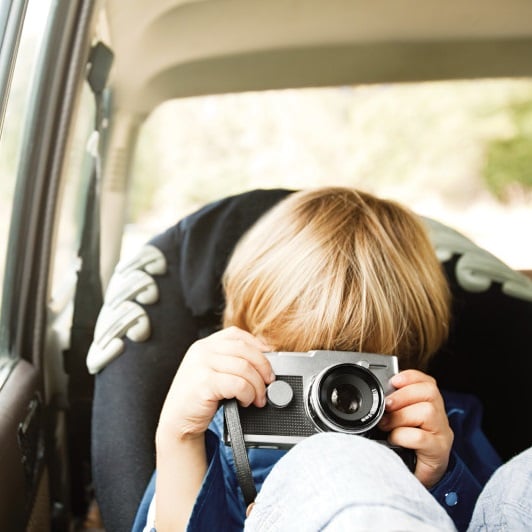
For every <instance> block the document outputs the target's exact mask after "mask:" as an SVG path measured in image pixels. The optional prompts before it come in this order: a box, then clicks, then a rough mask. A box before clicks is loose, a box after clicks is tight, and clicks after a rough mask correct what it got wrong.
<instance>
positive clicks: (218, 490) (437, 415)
mask: <svg viewBox="0 0 532 532" xmlns="http://www.w3.org/2000/svg"><path fill="white" fill-rule="evenodd" d="M223 283H224V289H225V295H226V308H225V312H224V317H223V326H224V328H223V329H222V330H220V331H218V332H217V333H215V334H213V335H211V336H209V337H207V338H205V339H202V340H199V341H198V342H196V343H194V344H193V345H192V346H191V347H190V348H189V350H188V352H187V353H186V355H185V357H184V359H183V362H182V363H181V366H180V368H179V370H178V371H177V373H176V375H175V378H174V381H173V383H172V386H171V388H170V391H169V393H168V395H167V398H166V401H165V404H164V406H163V409H162V412H161V416H160V419H159V425H158V429H157V435H156V450H157V475H156V480H155V496H154V493H153V487H154V484H153V482H152V483H151V485H150V487H149V489H148V491H147V493H146V496H145V500H144V502H143V504H142V505H141V508H140V509H139V512H138V515H137V519H136V526H138V525H143V523H142V521H144V523H146V510H147V506H148V505H149V506H150V511H149V516H148V523H149V526H152V522H153V520H155V523H156V525H157V529H158V531H159V532H161V531H164V530H183V529H185V528H186V527H187V526H188V528H189V530H241V529H242V528H243V526H244V520H245V516H246V508H245V505H244V503H243V500H242V498H241V496H240V494H239V491H238V487H237V481H236V477H235V473H234V469H233V464H232V456H231V449H230V448H228V447H226V446H225V445H224V443H223V442H222V438H221V436H222V429H223V423H222V417H221V412H220V411H219V402H220V401H221V400H223V399H229V398H236V399H237V400H238V401H239V402H240V404H241V405H243V406H249V405H250V404H254V405H255V406H257V407H262V406H264V405H265V404H266V396H265V389H266V386H267V385H268V384H270V383H271V382H272V381H273V380H274V379H275V375H273V373H272V370H271V366H270V364H269V362H268V359H267V358H266V357H265V356H264V353H265V352H268V351H308V350H312V349H330V350H338V351H365V352H373V353H381V354H394V355H396V356H397V357H398V358H399V364H400V367H401V369H403V371H402V372H400V373H399V374H397V375H396V376H395V377H393V379H392V381H391V382H392V384H393V386H394V387H395V388H396V391H395V392H393V393H392V394H390V395H389V396H388V397H387V400H386V414H385V415H384V417H383V419H382V420H381V423H380V428H382V429H383V430H385V431H387V432H389V441H390V443H393V444H395V445H399V446H402V447H406V448H410V449H413V450H414V451H415V452H416V456H417V464H416V468H415V471H414V475H415V478H416V479H417V480H415V479H414V477H412V475H410V473H408V470H407V469H406V468H404V467H403V469H404V473H403V474H405V475H406V474H408V475H410V477H409V480H408V481H409V482H411V481H413V482H416V483H417V484H418V485H419V486H420V487H421V486H424V488H426V489H425V490H423V491H424V492H425V491H426V490H429V491H430V493H431V494H432V496H433V497H434V499H435V500H437V501H438V502H439V503H440V505H441V507H443V508H445V510H447V512H448V514H449V515H450V516H451V518H452V520H453V521H454V524H455V525H456V526H457V527H458V528H459V529H463V528H465V527H466V526H467V523H468V522H469V519H470V516H471V513H472V511H473V507H474V504H475V501H476V498H477V497H478V494H479V493H480V490H481V489H482V485H483V484H484V483H485V482H486V481H487V479H488V478H489V476H490V475H491V473H492V472H493V471H494V469H495V468H496V467H497V466H498V465H499V464H500V461H499V459H498V457H497V455H496V453H495V451H494V450H493V449H492V448H491V446H490V445H489V443H488V442H487V441H486V439H485V437H484V436H483V435H482V433H481V432H480V429H479V423H480V419H479V418H480V413H479V405H478V403H477V402H475V400H474V399H472V398H466V397H463V396H460V395H458V394H446V397H445V401H444V398H443V397H442V394H441V393H440V391H439V389H438V387H437V384H436V382H435V381H434V379H433V378H432V377H430V376H428V375H427V374H425V373H423V370H424V369H425V368H426V366H427V363H428V361H429V359H430V357H431V355H432V354H434V353H435V352H436V350H437V349H438V348H439V347H440V346H441V344H442V343H443V341H444V340H445V338H446V336H447V332H448V326H449V319H450V316H449V313H450V310H449V308H450V294H449V289H448V286H447V282H446V280H445V277H444V275H443V272H442V269H441V266H440V264H439V262H438V260H437V258H436V256H435V253H434V250H433V248H432V245H431V243H430V241H429V239H428V237H427V235H426V232H425V229H424V227H423V225H422V223H421V221H420V220H419V219H418V218H417V217H416V216H415V215H414V214H412V213H411V212H410V211H409V210H407V209H406V208H404V207H402V206H400V205H398V204H397V203H394V202H391V201H385V200H382V199H378V198H376V197H374V196H372V195H369V194H366V193H362V192H357V191H355V190H352V189H347V188H323V189H318V190H313V191H305V192H297V193H294V194H292V195H290V196H289V197H287V198H286V199H284V200H282V201H281V202H280V203H279V204H278V205H276V206H275V207H274V208H273V209H271V210H270V211H269V212H268V213H266V214H265V215H264V216H263V217H262V218H261V219H260V220H259V221H258V222H257V223H256V224H255V225H254V226H253V227H252V228H251V229H250V230H249V231H248V233H247V234H246V235H244V237H243V238H242V239H241V240H240V242H239V244H238V245H237V247H236V249H235V251H234V253H233V255H232V257H231V260H230V262H229V264H228V266H227V269H226V271H225V274H224V278H223ZM446 409H447V411H448V412H451V411H452V415H450V416H449V417H448V415H447V413H446ZM451 425H452V428H451ZM320 436H325V438H329V439H330V438H333V439H335V441H336V440H338V441H339V440H340V439H342V440H345V438H350V439H349V440H348V441H349V442H353V446H355V445H358V444H359V443H356V444H355V442H360V441H363V442H367V440H365V439H363V438H360V437H357V436H345V435H341V434H329V435H317V436H312V437H311V438H309V440H311V444H312V441H314V440H316V441H318V439H320ZM321 439H323V438H321ZM320 441H321V440H320ZM453 441H454V444H453ZM369 444H370V445H371V444H373V445H378V444H376V443H374V442H370V443H369ZM342 445H343V444H342ZM362 445H366V443H362ZM298 447H299V446H296V448H295V449H297V448H298ZM380 447H381V448H382V449H381V450H382V451H383V452H385V453H389V454H392V455H393V452H392V451H389V450H388V449H386V448H384V447H383V446H380ZM353 448H354V447H353ZM295 449H294V450H295ZM322 452H323V453H326V452H327V451H326V449H324V450H323V451H322ZM379 452H380V451H379ZM290 453H292V451H290V452H289V453H288V455H290ZM283 454H284V452H283V451H276V450H265V449H251V450H250V451H249V459H250V463H251V467H252V470H253V475H254V480H255V483H256V485H257V488H258V490H259V491H260V488H261V486H262V483H263V481H264V479H265V478H266V477H267V476H268V474H269V473H270V471H271V469H272V468H273V467H274V465H275V464H276V463H277V461H278V460H279V459H280V458H281V457H282V456H283ZM398 475H399V476H401V474H400V473H399V474H398ZM352 478H353V480H352V482H353V483H356V482H357V475H353V477H352ZM324 480H325V479H324ZM332 481H334V479H332ZM426 493H427V494H428V491H426ZM259 498H260V494H259ZM430 500H431V501H432V500H433V499H431V498H430ZM435 507H436V508H437V509H439V507H438V505H437V504H435ZM293 511H294V514H295V516H296V518H297V519H299V521H295V523H297V522H299V524H300V525H301V528H304V527H305V525H306V524H308V523H307V522H306V521H305V519H306V518H307V516H306V515H305V514H301V513H299V512H298V511H297V508H294V509H293ZM253 518H254V516H253V511H252V512H251V518H250V522H253ZM442 519H444V520H445V519H448V517H447V516H446V515H445V512H444V516H443V518H442ZM449 523H451V521H449ZM309 526H310V525H309ZM450 526H452V523H451V525H450ZM148 529H149V528H148Z"/></svg>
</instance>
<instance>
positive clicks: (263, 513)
mask: <svg viewBox="0 0 532 532" xmlns="http://www.w3.org/2000/svg"><path fill="white" fill-rule="evenodd" d="M325 451H326V452H325ZM514 470H518V475H516V474H515V473H514ZM353 471H356V478H355V477H354V476H353V473H352V472H353ZM245 530H246V531H247V532H256V531H285V530H286V531H292V530H297V531H298V532H300V531H301V532H304V531H309V532H315V531H318V530H324V531H328V532H333V531H344V530H345V531H361V530H379V531H384V532H388V531H392V530H393V531H399V530H400V531H410V530H414V531H417V530H420V531H439V532H445V531H455V530H456V529H455V526H454V524H453V522H452V520H451V518H450V517H449V516H448V515H447V512H446V511H445V510H444V509H443V508H442V507H441V506H440V505H439V504H438V503H437V502H436V500H435V499H434V498H433V497H432V495H431V494H430V493H429V492H428V491H427V490H426V489H425V488H424V487H423V486H422V485H421V483H420V482H418V480H417V479H416V478H415V477H414V475H412V474H410V473H409V472H408V470H407V469H406V467H405V465H404V464H403V462H402V461H401V459H400V458H399V457H398V456H397V455H396V454H395V453H393V452H392V451H390V450H389V449H387V448H386V447H384V446H383V445H380V444H378V443H376V442H374V441H371V440H367V439H365V438H353V437H351V436H346V435H342V434H332V433H323V434H319V435H316V436H312V437H310V438H307V439H306V440H304V441H303V442H301V443H300V444H298V445H297V446H296V447H294V448H293V449H292V450H291V451H290V452H289V453H287V454H286V455H285V456H284V457H283V458H282V459H281V460H280V461H279V462H278V463H277V464H276V465H275V467H274V468H273V469H272V471H271V473H270V474H269V476H268V477H267V479H266V481H265V482H264V485H263V486H262V489H261V491H260V493H259V494H258V496H257V499H256V503H255V506H254V507H253V510H252V511H251V514H250V516H249V517H248V519H247V520H246V524H245ZM469 530H471V531H475V532H476V531H490V532H491V531H494V530H497V531H502V530H508V531H512V532H513V531H521V530H523V531H524V530H532V449H529V450H528V451H527V452H525V453H522V454H521V455H519V457H516V458H514V459H513V460H512V461H510V462H509V463H508V464H506V465H505V466H503V467H501V468H500V470H498V471H497V473H496V474H495V475H494V476H493V478H492V479H491V480H490V482H489V483H488V485H486V487H485V489H484V491H483V492H482V494H481V497H480V498H479V500H478V503H477V506H476V508H475V512H474V516H473V520H472V522H471V526H470V529H469Z"/></svg>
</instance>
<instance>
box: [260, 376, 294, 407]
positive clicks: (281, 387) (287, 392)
mask: <svg viewBox="0 0 532 532" xmlns="http://www.w3.org/2000/svg"><path fill="white" fill-rule="evenodd" d="M266 397H267V398H268V402H269V403H270V404H271V405H272V406H274V407H275V408H285V407H286V406H288V405H289V404H290V402H291V401H292V399H293V398H294V391H293V390H292V387H291V386H290V384H288V383H287V382H286V381H274V382H272V383H271V384H270V385H269V386H268V387H267V388H266Z"/></svg>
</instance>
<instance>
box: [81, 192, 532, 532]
mask: <svg viewBox="0 0 532 532" xmlns="http://www.w3.org/2000/svg"><path fill="white" fill-rule="evenodd" d="M289 193H290V191H288V190H255V191H251V192H247V193H244V194H240V195H236V196H232V197H228V198H225V199H222V200H220V201H217V202H214V203H211V204H209V205H207V206H206V207H204V208H202V209H200V210H199V211H198V212H196V213H194V214H192V215H190V216H188V217H186V218H184V219H183V220H182V221H180V222H179V223H178V224H176V225H175V226H173V227H171V228H170V229H168V230H167V231H165V232H164V233H162V234H160V235H159V236H157V237H155V238H154V239H153V240H151V242H149V244H148V245H147V246H145V247H144V248H143V249H142V250H140V252H139V254H138V255H137V256H135V257H134V258H133V259H131V260H129V261H127V262H125V263H120V264H119V265H118V266H117V268H116V271H115V274H114V276H113V279H112V280H111V282H110V284H109V287H108V290H107V294H106V297H105V302H104V306H103V308H102V310H101V312H100V317H99V319H98V323H97V326H96V330H95V339H94V342H93V345H92V347H91V350H90V351H89V354H88V358H87V363H88V366H89V369H90V371H91V372H93V373H96V378H95V396H94V404H93V419H92V462H93V481H94V486H95V491H96V497H97V500H98V503H99V506H100V510H101V513H102V517H103V522H104V525H105V527H106V529H107V530H108V531H109V532H115V531H121V530H130V529H131V525H132V523H133V520H134V516H135V513H136V510H137V506H138V504H139V502H140V500H141V498H142V495H143V493H144V490H145V487H146V485H147V483H148V481H149V479H150V477H151V474H152V472H153V469H154V464H155V449H154V437H155V430H156V425H157V420H158V417H159V412H160V410H161V408H162V404H163V401H164V399H165V396H166V393H167V390H168V388H169V386H170V384H171V381H172V378H173V376H174V374H175V372H176V370H177V368H178V366H179V363H180V360H181V358H182V356H183V355H184V353H185V352H186V350H187V348H188V347H189V345H190V344H192V343H193V342H194V341H195V340H196V339H198V338H200V337H203V336H205V335H208V334H209V333H211V332H213V331H214V330H216V329H217V328H218V327H219V324H220V318H221V313H222V310H223V306H224V301H223V295H222V290H221V285H220V278H221V275H222V273H223V271H224V269H225V266H226V263H227V260H228V258H229V255H230V253H231V251H232V249H233V247H234V245H235V243H236V242H237V241H238V239H239V238H240V236H241V235H242V234H243V233H244V232H245V231H246V229H247V228H248V227H250V226H251V225H252V224H253V223H254V222H255V221H256V220H257V219H258V218H259V216H260V215H261V214H262V213H263V212H265V211H266V210H267V209H268V208H270V207H271V206H273V205H274V204H275V203H277V202H278V201H279V200H280V199H281V198H283V197H285V196H286V195H287V194H289ZM425 221H426V223H427V227H428V229H429V233H430V235H431V239H432V241H433V243H434V246H435V249H436V252H437V254H438V257H439V258H440V260H441V262H442V264H443V266H444V268H445V272H446V275H447V277H448V280H449V284H450V287H451V290H452V294H453V320H452V326H451V332H450V336H449V339H448V341H447V343H446V344H445V345H444V346H443V347H442V349H441V350H440V351H439V352H438V353H437V354H436V356H435V357H434V359H433V362H432V363H431V366H430V370H429V372H430V373H431V374H432V375H434V376H435V377H436V379H437V380H438V382H439V385H440V387H442V388H445V389H449V390H455V391H461V392H468V393H472V394H475V395H476V396H477V397H479V398H480V400H481V401H482V403H483V405H484V414H485V417H484V421H483V428H484V431H485V433H486V434H487V436H488V438H489V439H490V440H491V442H492V443H493V445H494V446H495V448H496V449H497V450H498V452H499V453H500V455H501V456H502V458H503V459H505V460H506V459H508V458H510V457H511V456H513V455H514V454H516V453H517V452H519V451H521V450H522V449H524V448H526V447H528V446H529V445H531V444H532V436H531V429H530V414H529V412H530V408H529V407H530V404H531V401H530V398H529V392H528V387H529V382H530V379H531V373H532V280H530V279H528V278H527V277H526V276H524V275H522V274H519V273H517V272H515V271H513V270H511V269H510V268H508V267H507V266H505V265H504V264H503V263H501V262H500V261H498V260H497V259H496V258H495V257H493V256H492V255H490V254H489V253H487V252H486V251H484V250H482V249H480V248H478V247H477V246H475V244H473V243H472V242H471V241H470V240H468V239H466V238H465V237H463V236H462V235H460V234H459V233H457V232H455V231H453V230H452V229H450V228H448V227H446V226H445V225H442V224H440V223H438V222H436V221H433V220H428V219H427V220H425Z"/></svg>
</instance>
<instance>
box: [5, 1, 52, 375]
mask: <svg viewBox="0 0 532 532" xmlns="http://www.w3.org/2000/svg"><path fill="white" fill-rule="evenodd" d="M14 4H17V3H16V2H15V3H14ZM19 4H21V3H20V2H19ZM5 5H6V4H4V5H3V8H5ZM50 7H51V0H30V2H29V3H28V6H27V10H26V16H25V18H24V24H23V28H22V33H21V35H20V45H19V48H18V53H17V54H16V61H15V64H14V69H13V72H12V78H11V84H9V83H8V80H5V79H4V80H3V82H4V83H5V84H4V87H3V94H4V98H5V99H6V102H4V103H5V116H4V121H3V127H2V130H1V137H0V298H1V296H2V294H3V289H4V287H5V286H7V285H8V284H9V283H10V282H11V281H10V279H4V272H5V271H6V269H5V265H6V260H8V259H9V250H8V236H9V228H10V220H11V213H12V212H13V208H14V205H15V196H16V181H17V170H18V166H19V162H20V160H21V157H23V153H22V151H21V150H22V146H23V129H24V124H25V122H26V119H27V118H28V113H27V112H28V100H29V98H30V95H31V91H32V79H33V73H34V71H35V65H36V62H37V60H38V54H39V49H40V45H39V43H40V42H41V40H42V38H43V35H44V31H45V28H46V26H45V21H46V18H47V17H46V14H47V12H48V11H49V10H50ZM15 51H16V50H15ZM5 60H6V58H5V57H3V58H2V61H5ZM0 300H1V299H0ZM2 307H3V305H2ZM2 307H0V367H1V366H2V365H3V363H5V362H6V361H7V360H8V359H9V355H8V354H7V351H8V338H7V331H6V330H5V317H4V316H3V314H1V313H2V312H3V311H2V310H1V308H2Z"/></svg>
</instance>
